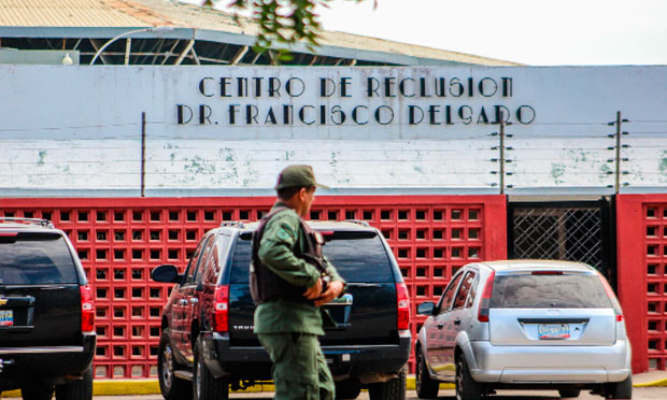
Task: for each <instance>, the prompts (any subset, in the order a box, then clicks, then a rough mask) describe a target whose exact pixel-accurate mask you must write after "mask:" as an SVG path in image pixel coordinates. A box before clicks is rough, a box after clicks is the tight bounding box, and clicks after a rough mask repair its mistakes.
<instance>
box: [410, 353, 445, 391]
mask: <svg viewBox="0 0 667 400" xmlns="http://www.w3.org/2000/svg"><path fill="white" fill-rule="evenodd" d="M415 386H416V387H417V396H419V398H420V399H434V398H436V397H438V392H439V391H440V382H438V381H435V380H433V379H431V375H430V374H429V373H428V366H427V365H426V357H424V353H423V352H422V350H419V352H418V353H417V371H416V372H415Z"/></svg>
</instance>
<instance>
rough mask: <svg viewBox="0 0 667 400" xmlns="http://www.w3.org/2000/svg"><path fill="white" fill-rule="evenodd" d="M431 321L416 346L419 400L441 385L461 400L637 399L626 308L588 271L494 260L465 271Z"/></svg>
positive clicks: (422, 309) (429, 307)
mask: <svg viewBox="0 0 667 400" xmlns="http://www.w3.org/2000/svg"><path fill="white" fill-rule="evenodd" d="M417 313H418V314H422V315H428V318H427V319H426V321H425V322H424V325H423V326H422V328H421V329H420V330H419V335H418V339H417V342H416V344H415V354H416V357H417V370H416V385H417V394H418V396H419V397H420V398H422V399H431V398H435V397H437V395H438V387H439V383H440V382H453V383H455V384H456V398H457V400H477V399H480V398H481V397H482V396H484V395H486V394H491V393H494V392H495V390H497V389H534V390H541V389H554V390H558V391H559V393H560V395H561V397H567V398H574V397H578V396H579V393H580V392H581V390H582V389H587V390H591V391H592V392H593V393H595V394H599V395H601V396H603V397H605V398H608V399H630V398H632V374H631V350H630V343H629V341H628V338H627V335H626V330H625V322H624V320H623V313H622V310H621V307H620V305H619V303H618V300H617V299H616V296H615V295H614V292H613V290H612V289H611V287H610V286H609V284H608V283H607V280H606V279H605V278H604V277H603V276H602V275H601V274H600V273H599V272H598V271H597V270H595V269H594V268H593V267H591V266H588V265H586V264H583V263H573V262H563V261H540V260H511V261H493V262H482V263H475V264H468V265H466V266H465V267H463V268H461V269H460V270H459V271H458V272H457V273H456V275H454V277H453V278H452V280H451V282H450V283H449V285H448V286H447V288H446V289H445V290H444V292H443V294H442V296H441V297H440V299H439V301H438V303H437V304H434V303H432V302H426V303H422V304H420V305H419V306H418V308H417Z"/></svg>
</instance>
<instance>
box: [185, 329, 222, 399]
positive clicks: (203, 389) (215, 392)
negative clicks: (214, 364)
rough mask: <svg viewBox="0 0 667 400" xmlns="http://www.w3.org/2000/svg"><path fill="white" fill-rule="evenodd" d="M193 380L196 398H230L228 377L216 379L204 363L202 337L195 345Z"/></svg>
mask: <svg viewBox="0 0 667 400" xmlns="http://www.w3.org/2000/svg"><path fill="white" fill-rule="evenodd" d="M192 381H193V382H192V398H193V399H194V400H227V399H228V398H229V382H228V381H227V380H226V379H215V378H214V377H213V375H211V372H210V371H209V370H208V368H207V367H206V363H204V357H203V355H202V345H201V339H197V344H196V345H195V360H194V371H193V374H192Z"/></svg>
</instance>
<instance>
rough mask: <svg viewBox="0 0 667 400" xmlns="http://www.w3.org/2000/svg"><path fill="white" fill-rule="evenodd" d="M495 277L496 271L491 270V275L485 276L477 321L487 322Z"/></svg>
mask: <svg viewBox="0 0 667 400" xmlns="http://www.w3.org/2000/svg"><path fill="white" fill-rule="evenodd" d="M495 278H496V271H491V275H489V277H488V278H486V283H485V284H484V292H483V293H482V301H480V302H479V312H478V313H477V320H478V321H479V322H489V308H490V307H491V295H492V294H493V280H494V279H495Z"/></svg>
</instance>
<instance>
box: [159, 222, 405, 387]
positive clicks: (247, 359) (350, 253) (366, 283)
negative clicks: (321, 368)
mask: <svg viewBox="0 0 667 400" xmlns="http://www.w3.org/2000/svg"><path fill="white" fill-rule="evenodd" d="M310 225H311V227H312V228H313V229H314V230H316V231H319V232H320V233H322V235H323V236H324V238H325V240H326V242H327V243H326V245H325V246H324V248H323V249H324V254H325V255H326V256H327V257H328V258H329V260H330V261H331V262H332V263H333V265H335V266H336V269H337V270H338V272H339V273H340V274H341V275H342V276H343V278H345V280H346V281H347V283H348V289H347V294H346V296H345V297H344V298H343V299H342V300H339V301H338V302H332V303H330V304H328V305H325V307H326V308H327V310H328V311H329V313H330V315H331V316H332V319H333V320H334V321H335V322H338V325H337V326H335V327H334V328H333V329H332V330H327V332H326V335H325V336H324V337H322V338H321V344H322V350H323V352H324V355H325V357H326V359H327V362H328V364H329V367H330V369H331V372H332V374H333V375H334V379H335V380H336V391H337V396H336V397H337V398H338V399H355V398H356V397H357V396H358V395H359V392H360V390H361V388H362V387H366V388H368V390H369V394H370V398H371V399H372V400H399V399H401V400H402V399H404V398H405V366H406V363H407V361H408V357H409V355H410V340H411V335H410V331H409V330H408V329H409V328H408V323H409V320H410V305H409V301H408V292H407V288H406V286H405V284H404V283H403V279H402V277H401V274H400V271H399V268H398V264H397V263H396V260H395V258H394V256H393V254H392V251H391V249H390V248H389V246H388V245H387V243H386V242H385V240H384V238H383V237H382V234H381V233H380V232H379V231H378V230H377V229H374V228H371V227H369V226H368V225H367V224H365V223H360V222H313V223H310ZM256 228H257V223H252V224H248V225H244V224H243V223H224V224H223V225H222V226H221V227H220V228H216V229H213V230H211V231H209V232H208V233H207V234H206V235H205V236H204V238H203V239H202V240H201V242H200V243H199V246H198V247H197V250H196V251H195V253H194V254H193V257H192V259H191V260H190V263H189V264H188V266H187V269H186V271H185V273H184V274H178V272H177V270H176V267H175V266H173V265H163V266H160V267H157V268H156V269H154V270H153V273H152V278H153V279H154V280H156V281H158V282H172V283H176V284H177V285H176V286H175V287H174V289H173V290H172V291H171V295H170V296H169V300H168V303H167V305H166V306H165V308H164V311H163V315H162V337H161V339H160V347H159V353H158V376H159V382H160V388H161V390H162V394H163V396H164V397H165V399H167V400H184V399H186V398H195V399H197V400H199V399H204V400H209V399H226V398H227V396H228V393H229V390H230V388H231V389H233V390H238V389H240V388H241V389H242V388H246V387H249V386H252V385H254V384H257V383H261V382H268V381H270V380H271V362H270V360H269V356H268V355H267V354H266V352H265V351H264V349H263V348H262V347H261V345H260V344H259V341H258V340H257V337H256V336H255V334H254V333H253V314H254V310H255V305H254V304H253V301H252V298H251V296H250V288H249V286H248V268H249V263H250V253H251V250H250V243H251V239H252V233H253V231H254V230H255V229H256ZM332 326H333V325H332ZM193 382H194V383H195V384H194V385H193Z"/></svg>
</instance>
